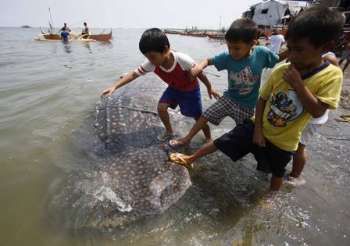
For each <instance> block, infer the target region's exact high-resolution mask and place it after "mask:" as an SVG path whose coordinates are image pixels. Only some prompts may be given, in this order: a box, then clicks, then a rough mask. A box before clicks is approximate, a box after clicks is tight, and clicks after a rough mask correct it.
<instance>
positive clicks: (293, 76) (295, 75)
mask: <svg viewBox="0 0 350 246" xmlns="http://www.w3.org/2000/svg"><path fill="white" fill-rule="evenodd" d="M283 79H284V80H285V81H286V82H287V83H288V84H290V86H292V87H293V88H294V89H295V88H296V87H297V86H300V85H302V83H303V80H302V78H301V75H300V73H299V72H298V70H297V69H296V68H295V67H294V65H292V64H291V65H289V67H288V69H287V70H286V71H285V72H284V75H283Z"/></svg>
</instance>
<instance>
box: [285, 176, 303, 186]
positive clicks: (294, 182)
mask: <svg viewBox="0 0 350 246" xmlns="http://www.w3.org/2000/svg"><path fill="white" fill-rule="evenodd" d="M285 182H286V183H287V184H289V185H291V186H294V187H298V186H302V185H304V184H305V183H306V181H305V179H304V178H303V177H301V176H299V177H297V178H295V177H292V176H290V175H288V176H287V178H286V180H285Z"/></svg>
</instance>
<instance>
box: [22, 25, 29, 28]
mask: <svg viewBox="0 0 350 246" xmlns="http://www.w3.org/2000/svg"><path fill="white" fill-rule="evenodd" d="M21 27H22V28H32V27H31V26H28V25H23V26H21Z"/></svg>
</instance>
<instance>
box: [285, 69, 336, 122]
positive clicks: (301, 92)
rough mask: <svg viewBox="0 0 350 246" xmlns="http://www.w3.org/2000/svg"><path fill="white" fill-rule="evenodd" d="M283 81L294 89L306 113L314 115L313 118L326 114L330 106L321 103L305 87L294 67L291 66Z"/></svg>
mask: <svg viewBox="0 0 350 246" xmlns="http://www.w3.org/2000/svg"><path fill="white" fill-rule="evenodd" d="M283 79H284V80H285V81H287V82H288V83H289V84H290V85H291V86H292V87H293V89H294V90H295V91H296V93H297V95H298V98H299V100H300V102H301V103H302V105H303V106H304V108H305V109H306V111H307V112H309V113H310V114H311V115H312V117H314V118H318V117H321V116H322V115H323V114H324V113H325V111H326V110H327V108H328V107H329V106H328V105H327V104H325V103H323V102H321V101H320V100H319V99H318V98H317V97H315V96H314V95H313V94H312V93H311V92H310V91H309V89H308V88H307V87H306V86H305V85H304V83H303V81H302V79H301V75H300V73H299V72H298V71H297V70H296V69H295V67H294V66H293V65H290V66H289V68H288V69H287V70H286V72H285V74H284V75H283Z"/></svg>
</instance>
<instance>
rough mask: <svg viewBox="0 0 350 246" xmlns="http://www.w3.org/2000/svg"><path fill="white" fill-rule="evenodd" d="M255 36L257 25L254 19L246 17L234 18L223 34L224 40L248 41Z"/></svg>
mask: <svg viewBox="0 0 350 246" xmlns="http://www.w3.org/2000/svg"><path fill="white" fill-rule="evenodd" d="M257 37H258V27H257V25H256V24H255V22H254V21H252V20H251V19H248V18H240V19H238V20H235V21H234V22H233V23H232V24H231V26H230V28H229V29H228V30H227V32H226V34H225V40H226V41H228V42H233V41H243V42H245V43H250V42H252V41H254V40H255V39H257Z"/></svg>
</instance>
